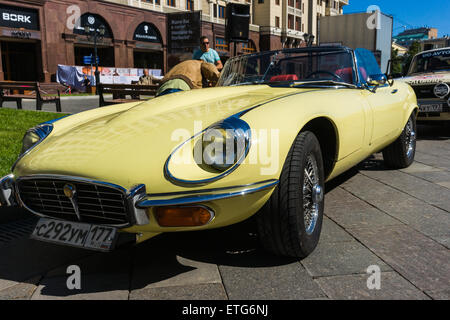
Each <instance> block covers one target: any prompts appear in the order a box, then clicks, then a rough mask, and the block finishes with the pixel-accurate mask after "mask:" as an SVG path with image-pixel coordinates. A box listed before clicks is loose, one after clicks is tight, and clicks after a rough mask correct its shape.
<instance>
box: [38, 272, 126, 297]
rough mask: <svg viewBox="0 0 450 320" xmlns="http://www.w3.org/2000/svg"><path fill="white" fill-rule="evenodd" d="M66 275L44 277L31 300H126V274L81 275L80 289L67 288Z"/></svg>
mask: <svg viewBox="0 0 450 320" xmlns="http://www.w3.org/2000/svg"><path fill="white" fill-rule="evenodd" d="M67 279H68V278H67V276H66V277H52V278H44V279H43V280H42V281H41V282H40V284H39V286H38V288H37V289H36V291H35V292H34V294H33V296H32V297H31V299H32V300H127V299H128V294H129V275H128V274H111V273H110V274H90V275H84V276H83V275H82V276H81V289H80V290H78V289H73V290H69V289H68V288H67Z"/></svg>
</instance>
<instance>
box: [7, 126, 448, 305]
mask: <svg viewBox="0 0 450 320" xmlns="http://www.w3.org/2000/svg"><path fill="white" fill-rule="evenodd" d="M419 138H420V139H419V140H418V143H417V146H418V149H417V154H416V162H415V163H414V164H413V165H412V166H411V167H409V168H407V169H404V170H387V169H385V168H384V167H383V162H382V160H381V156H380V155H379V154H377V155H375V156H373V157H371V158H370V159H368V160H366V161H365V162H363V163H361V164H360V165H358V166H357V167H356V168H354V169H352V170H350V171H349V172H347V173H346V174H344V175H342V176H340V177H338V178H337V179H335V180H333V181H331V182H330V183H328V184H327V186H326V188H327V194H326V198H325V199H326V205H325V215H326V217H325V219H324V225H323V230H322V236H321V239H320V242H319V245H318V247H317V248H316V250H315V251H314V252H313V253H312V254H311V255H310V256H309V257H308V258H306V259H304V260H301V261H298V260H295V259H287V258H280V257H274V256H271V255H268V254H266V253H264V251H263V250H261V248H260V247H259V246H258V243H257V241H256V236H255V233H254V231H253V228H252V224H251V221H250V222H246V223H241V224H238V225H235V226H232V227H228V228H223V229H218V230H210V231H205V232H195V233H176V234H164V235H161V236H158V237H156V238H154V239H151V240H150V241H147V242H145V243H142V244H140V245H138V246H135V247H133V248H129V249H121V250H117V251H115V252H113V253H109V254H106V253H92V252H90V251H85V250H80V249H74V248H69V247H61V246H57V245H52V244H46V243H41V242H37V241H33V240H28V239H27V237H26V235H27V232H29V230H30V229H29V226H30V225H32V223H33V221H35V220H33V218H26V217H27V216H26V214H23V213H21V215H22V216H21V219H20V220H16V221H7V220H5V219H4V220H3V223H2V224H0V226H1V227H2V228H3V229H1V228H0V236H1V235H3V238H1V237H0V299H33V300H40V299H125V300H126V299H450V277H449V275H450V252H449V246H450V197H449V195H450V132H449V128H445V127H423V126H419ZM3 210H4V209H3ZM1 213H2V211H0V216H1ZM1 221H2V220H0V222H1ZM13 224H15V225H13ZM5 227H6V230H10V232H6V231H2V230H5ZM27 228H28V229H27ZM27 230H28V231H27ZM2 239H3V240H2ZM73 264H75V265H78V266H79V267H80V268H81V276H82V277H81V290H68V289H67V287H66V281H67V277H68V275H67V273H66V269H67V267H68V266H69V265H73ZM371 265H377V266H378V267H379V269H380V271H381V278H380V279H381V283H380V284H381V287H380V289H379V290H376V289H375V290H369V289H368V287H367V280H368V278H369V276H370V275H369V274H368V273H367V268H368V267H369V266H371Z"/></svg>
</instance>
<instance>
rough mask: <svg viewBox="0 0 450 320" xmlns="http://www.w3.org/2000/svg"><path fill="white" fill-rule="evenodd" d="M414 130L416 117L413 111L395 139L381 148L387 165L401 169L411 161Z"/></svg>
mask: <svg viewBox="0 0 450 320" xmlns="http://www.w3.org/2000/svg"><path fill="white" fill-rule="evenodd" d="M416 132H417V128H416V117H415V115H414V112H413V113H412V114H411V116H410V117H409V119H408V122H406V125H405V127H404V128H403V131H402V133H401V134H400V136H399V137H398V138H397V140H395V141H394V142H393V143H391V144H390V145H389V146H387V147H386V148H385V149H384V150H383V159H384V163H385V164H386V166H387V167H389V168H393V169H403V168H406V167H409V166H410V165H411V164H412V163H413V161H414V156H415V154H416Z"/></svg>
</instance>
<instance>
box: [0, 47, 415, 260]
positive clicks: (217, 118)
mask: <svg viewBox="0 0 450 320" xmlns="http://www.w3.org/2000/svg"><path fill="white" fill-rule="evenodd" d="M417 111H418V106H417V100H416V96H415V94H414V91H413V89H412V88H411V87H410V86H409V85H408V84H406V83H404V82H400V81H388V80H387V77H386V75H384V74H382V73H381V71H380V68H379V66H378V64H377V62H376V60H375V57H374V56H373V54H372V53H371V52H370V51H368V50H366V49H356V50H353V49H350V48H347V47H309V48H300V49H286V50H279V51H271V52H261V53H256V54H250V55H243V56H238V57H234V58H231V59H229V60H228V61H227V63H226V65H225V67H224V69H223V71H222V74H221V77H220V79H219V82H218V86H217V87H214V88H205V89H197V90H191V91H182V92H177V93H172V94H168V95H165V96H161V97H158V98H155V99H152V100H149V101H145V102H138V103H128V104H121V105H115V106H109V107H107V108H99V109H95V110H90V111H86V112H82V113H79V114H75V115H72V116H69V117H65V118H62V119H60V120H57V121H53V122H46V123H43V124H41V125H39V126H37V127H36V128H32V129H30V130H29V131H28V132H27V134H26V135H25V136H24V139H23V148H22V152H21V155H20V156H19V158H18V160H17V162H16V163H15V164H14V166H13V168H12V173H11V174H10V175H8V176H6V177H4V178H2V179H1V180H0V191H1V192H0V195H1V202H2V205H12V204H14V203H15V202H17V203H19V204H20V205H21V206H23V207H25V208H26V209H28V210H29V211H30V212H32V213H34V214H35V215H37V216H39V217H41V219H40V220H39V222H38V223H37V225H36V228H35V230H34V232H33V235H32V237H33V238H34V239H38V240H42V241H50V242H55V243H59V244H63V245H70V246H77V247H84V248H89V249H95V250H104V251H109V250H112V249H113V248H114V246H115V242H116V240H117V238H118V234H119V233H120V234H125V233H128V234H133V235H136V237H135V239H136V241H137V242H141V241H144V240H146V239H149V238H151V237H153V236H156V235H158V234H160V233H164V232H178V231H197V230H204V229H211V228H218V227H223V226H228V225H231V224H234V223H237V222H240V221H243V220H245V219H247V218H249V217H251V216H253V215H256V221H257V224H258V235H259V238H260V240H261V242H262V244H263V245H264V247H265V248H266V249H267V250H269V251H270V252H272V253H275V254H278V255H285V256H292V257H298V258H303V257H306V256H307V255H309V254H310V253H311V252H312V251H313V250H314V248H315V247H316V245H317V243H318V241H319V237H320V233H321V227H322V219H323V210H324V197H325V182H326V181H329V180H331V179H333V178H334V177H336V176H338V175H339V174H341V173H343V172H345V171H346V170H348V169H350V168H352V167H353V166H355V165H356V164H358V163H359V162H361V161H363V160H364V159H366V158H367V157H369V156H370V155H372V154H373V153H375V152H379V151H382V152H383V156H384V161H385V163H386V165H387V166H388V167H390V168H405V167H407V166H409V165H410V164H411V163H412V162H413V160H414V155H415V148H416V140H415V137H416V135H415V132H416V114H417ZM223 241H227V239H223Z"/></svg>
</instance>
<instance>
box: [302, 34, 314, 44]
mask: <svg viewBox="0 0 450 320" xmlns="http://www.w3.org/2000/svg"><path fill="white" fill-rule="evenodd" d="M303 37H304V38H305V42H306V45H307V46H308V47H311V46H312V44H313V42H314V38H315V37H314V35H312V34H308V33H305V34H304V35H303Z"/></svg>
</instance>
